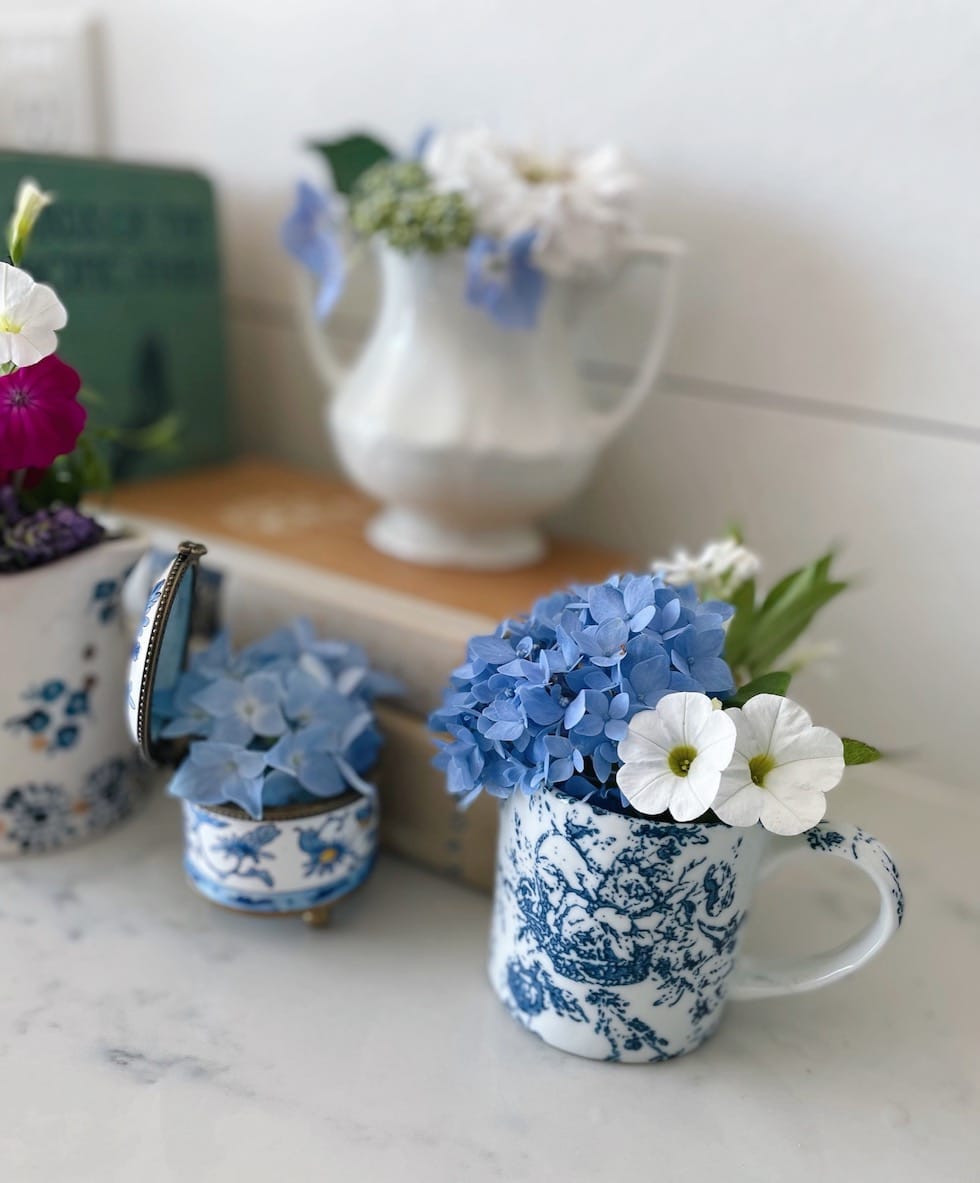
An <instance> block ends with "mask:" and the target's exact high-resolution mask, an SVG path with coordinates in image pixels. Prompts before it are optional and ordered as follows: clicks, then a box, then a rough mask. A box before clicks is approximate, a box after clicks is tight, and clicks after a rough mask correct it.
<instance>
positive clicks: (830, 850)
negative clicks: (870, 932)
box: [803, 822, 905, 925]
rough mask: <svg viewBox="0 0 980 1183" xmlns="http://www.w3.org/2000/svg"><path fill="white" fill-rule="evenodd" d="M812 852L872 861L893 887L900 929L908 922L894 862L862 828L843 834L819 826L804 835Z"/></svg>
mask: <svg viewBox="0 0 980 1183" xmlns="http://www.w3.org/2000/svg"><path fill="white" fill-rule="evenodd" d="M803 837H804V838H805V839H806V842H807V845H808V846H809V847H810V849H811V850H816V851H820V852H821V853H823V854H837V855H843V856H844V857H845V858H851V859H853V860H854V862H856V863H858V864H861V863H863V862H865V861H866V860H869V861H870V862H871V863H872V864H876V865H877V866H878V867H880V868H881V870H882V871H884V873H885V877H886V879H887V881H888V882H889V883H890V889H891V897H892V899H893V900H894V902H895V912H896V914H897V916H898V923H899V925H901V923H902V921H903V920H904V918H905V894H904V892H903V891H902V881H901V878H900V876H899V873H898V867H897V866H896V865H895V860H894V859H893V858H892V856H891V855H890V854H889V853H888V851H887V850H886V849H885V848H884V846H882V844H881V843H880V842H879V841H878V839H877V838H873V837H872V836H871V835H870V834H869V833H867V832H866V831H865V830H862V829H861V828H860V827H859V826H848V827H847V834H846V835H845V834H842V833H841V832H840V830H839V829H837V828H835V826H834V825H833V823H831V822H820V823H819V824H818V825H816V826H814V827H813V829H812V830H807V832H806V833H805V834H804V835H803Z"/></svg>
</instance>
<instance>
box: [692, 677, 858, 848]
mask: <svg viewBox="0 0 980 1183" xmlns="http://www.w3.org/2000/svg"><path fill="white" fill-rule="evenodd" d="M725 714H726V715H728V716H729V717H730V718H731V720H732V721H733V723H734V724H735V729H736V731H737V733H738V738H737V739H736V741H735V755H734V758H733V759H732V762H731V765H730V767H729V768H728V769H727V771H726V772H725V773H724V774H723V775H722V778H721V789H720V791H719V793H718V797H717V800H716V801H715V803H714V811H715V813H716V814H717V815H718V816H719V817H720V818H721V820H722V821H723V822H727V823H728V824H729V825H731V826H753V825H755V823H756V822H759V821H761V822H762V824H763V826H764V827H765V828H766V829H767V830H771V831H772V833H774V834H802V833H803V831H804V830H809V829H810V827H811V826H815V825H816V824H817V822H818V821H820V819H821V818H822V817H823V815H824V813H825V812H826V809H827V801H826V798H825V797H824V794H825V793H827V792H829V791H830V790H831V789H832V788H833V787H834V786H835V785H836V784H838V783H839V782H840V779H841V777H842V776H843V775H844V745H843V744H842V743H841V741H840V739H839V738H838V736H836V735H834V733H833V732H832V731H828V730H827V728H826V727H814V726H813V724H812V723H811V722H810V716H809V715H808V714H807V713H806V711H805V710H804V709H803V708H802V707H801V706H800V705H799V703H796V702H793V700H792V699H789V698H782V697H781V696H779V695H777V694H757V695H756V696H755V697H754V698H750V699H749V701H748V702H747V703H746V704H745V706H743V707H742V708H741V709H739V708H738V707H733V708H732V709H730V710H728V711H726V712H725Z"/></svg>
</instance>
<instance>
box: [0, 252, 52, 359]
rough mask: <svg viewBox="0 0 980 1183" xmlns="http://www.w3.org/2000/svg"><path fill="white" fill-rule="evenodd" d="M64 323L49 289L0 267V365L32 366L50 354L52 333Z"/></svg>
mask: <svg viewBox="0 0 980 1183" xmlns="http://www.w3.org/2000/svg"><path fill="white" fill-rule="evenodd" d="M67 323H68V313H67V312H66V311H65V306H64V305H63V304H62V303H61V301H60V300H59V299H58V297H57V296H56V295H55V293H54V289H53V288H49V287H48V285H47V284H45V283H35V282H34V280H33V279H32V278H31V277H30V276H29V275H28V274H27V272H26V271H22V270H21V269H20V268H19V267H11V265H10V264H9V263H0V365H5V364H7V363H8V362H13V364H14V365H15V366H18V367H19V366H32V365H34V363H35V362H38V361H40V360H41V358H42V357H47V356H48V355H49V354H51V353H54V351H55V349H56V348H57V346H58V338H57V336H56V330H57V329H63V328H64V327H65V325H66V324H67Z"/></svg>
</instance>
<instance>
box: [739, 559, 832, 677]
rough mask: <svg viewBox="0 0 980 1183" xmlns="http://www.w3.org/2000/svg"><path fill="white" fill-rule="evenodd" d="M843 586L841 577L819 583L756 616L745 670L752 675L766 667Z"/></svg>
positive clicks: (786, 647) (806, 626)
mask: <svg viewBox="0 0 980 1183" xmlns="http://www.w3.org/2000/svg"><path fill="white" fill-rule="evenodd" d="M847 586H848V585H847V584H846V583H845V582H843V581H840V582H838V583H824V584H821V585H820V586H818V587H814V588H811V589H810V590H809V591H808V592H807V593H806V594H804V595H803V596H801V597H799V598H796V599H795V600H794V602H791V603H787V604H786V605H785V606H784V607H782V608H780V609H779V610H778V611H777V612H771V613H769V615H768V616H760V617H758V618H757V620H756V627H755V637H754V641H753V646H752V651H751V653H750V654H749V655H748V656H747V658H746V665H747V666H748V667H749V672H750V673H752V674H753V675H754V674H756V673H764V672H765V671H766V670H768V669H770V668H771V667H772V665H773V664H774V663H775V662H776V660H777V659H778V658H779V657H780V656H781V655H782V654H783V653H785V652H786V650H787V649H788V648H789V647H790V646H791V645H792V644H793V642H794V641H796V640H797V638H799V637H800V635H801V634H802V633H803V632H805V631H806V629H807V628H808V627H809V626H810V624H811V622H812V621H813V618H814V616H816V614H817V612H819V611H820V609H821V608H823V607H824V605H825V604H827V603H829V602H830V601H831V600H832V599H833V598H834V597H835V596H838V595H840V593H841V592H842V591H844V590H845V589H846V588H847Z"/></svg>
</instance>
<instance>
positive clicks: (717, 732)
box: [616, 694, 735, 822]
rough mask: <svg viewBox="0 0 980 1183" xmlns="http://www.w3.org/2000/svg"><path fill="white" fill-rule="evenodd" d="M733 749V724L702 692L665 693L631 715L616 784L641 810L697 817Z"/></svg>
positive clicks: (620, 751)
mask: <svg viewBox="0 0 980 1183" xmlns="http://www.w3.org/2000/svg"><path fill="white" fill-rule="evenodd" d="M734 750H735V724H734V723H733V721H732V720H731V719H730V718H729V717H728V714H727V713H726V712H725V711H718V710H715V708H714V707H713V706H712V702H711V699H710V698H707V697H706V696H705V695H703V694H667V695H665V696H664V697H663V698H662V699H661V700H660V702H658V703H657V709H656V710H653V711H641V712H640V713H639V714H638V715H634V716H633V718H632V719H631V720H630V724H629V731H628V732H627V734H626V737H625V738H624V739H622V740H620V743H619V749H618V755H619V759H620V760H621V761H622V765H621V767H620V769H619V771H618V772H617V774H616V783H617V784H618V785H619V787H620V789H621V790H622V791H623V794H624V795H625V797H626V799H627V800H628V801H629V803H630V804H631V805H632V806H633V808H634V809H636V810H638V811H639V812H640V813H646V814H649V815H651V816H652V815H654V814H658V813H664V812H665V811H667V812H669V813H670V814H671V815H672V816H673V817H674V818H675V819H676V820H677V821H679V822H686V821H691V820H692V819H693V818H696V817H700V816H701V814H702V813H705V812H706V811H707V810H709V809H710V808H711V807H712V805H713V804H714V800H715V797H716V796H717V794H718V786H719V784H720V782H721V774H722V772H723V771H724V769H726V768H727V767H728V764H729V761H730V760H731V758H732V752H733V751H734Z"/></svg>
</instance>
